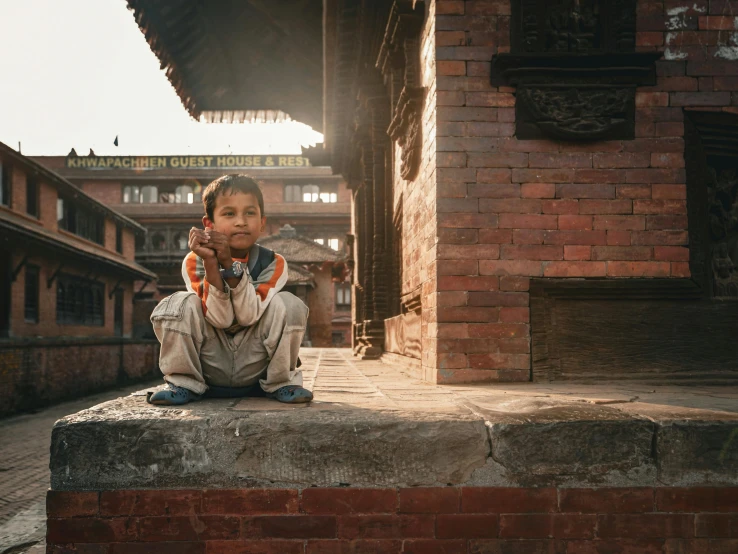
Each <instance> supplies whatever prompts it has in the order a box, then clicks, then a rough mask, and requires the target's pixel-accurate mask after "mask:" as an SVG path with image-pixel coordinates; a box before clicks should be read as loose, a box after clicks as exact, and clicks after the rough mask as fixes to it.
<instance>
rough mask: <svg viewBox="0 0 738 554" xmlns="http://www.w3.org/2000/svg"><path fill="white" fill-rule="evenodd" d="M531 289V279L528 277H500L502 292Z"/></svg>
mask: <svg viewBox="0 0 738 554" xmlns="http://www.w3.org/2000/svg"><path fill="white" fill-rule="evenodd" d="M529 288H530V279H529V278H527V277H515V276H504V277H500V290H506V291H520V292H523V291H527V290H528V289H529Z"/></svg>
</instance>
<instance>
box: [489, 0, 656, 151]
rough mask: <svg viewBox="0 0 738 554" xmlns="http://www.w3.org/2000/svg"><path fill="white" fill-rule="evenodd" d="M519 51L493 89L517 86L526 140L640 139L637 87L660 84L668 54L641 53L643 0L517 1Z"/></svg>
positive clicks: (501, 60)
mask: <svg viewBox="0 0 738 554" xmlns="http://www.w3.org/2000/svg"><path fill="white" fill-rule="evenodd" d="M511 5H512V13H513V17H512V53H510V54H498V55H497V56H495V57H494V59H493V61H492V76H491V82H492V84H493V85H496V86H501V85H507V86H515V87H517V89H518V90H517V98H518V101H517V102H516V125H517V132H516V135H517V137H518V138H520V139H538V138H545V137H549V138H555V139H560V140H620V139H632V138H634V136H635V89H636V87H637V86H642V85H653V84H655V80H656V73H655V68H654V65H653V63H654V62H655V61H656V59H658V58H659V57H660V56H661V54H658V53H636V52H635V29H636V26H635V23H636V0H609V1H608V0H521V1H519V2H512V3H511Z"/></svg>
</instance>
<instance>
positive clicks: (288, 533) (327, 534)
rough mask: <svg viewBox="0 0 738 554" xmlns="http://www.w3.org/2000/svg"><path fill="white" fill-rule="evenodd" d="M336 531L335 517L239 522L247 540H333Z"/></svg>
mask: <svg viewBox="0 0 738 554" xmlns="http://www.w3.org/2000/svg"><path fill="white" fill-rule="evenodd" d="M206 492H208V491H206ZM345 517H351V516H345ZM359 517H361V516H359ZM367 517H371V516H367ZM377 517H383V516H377ZM336 529H337V523H336V516H332V515H330V516H323V515H320V516H316V515H309V516H306V515H288V516H250V517H244V518H242V520H241V536H243V537H249V538H276V539H324V538H335V537H336V534H337V531H336Z"/></svg>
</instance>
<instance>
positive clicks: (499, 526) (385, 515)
mask: <svg viewBox="0 0 738 554" xmlns="http://www.w3.org/2000/svg"><path fill="white" fill-rule="evenodd" d="M47 507H48V513H49V520H48V539H47V540H48V543H49V544H50V545H51V546H50V547H49V552H50V553H52V554H61V553H67V552H72V551H74V552H85V553H87V554H92V553H96V554H97V553H113V554H115V553H123V552H125V553H133V552H153V551H156V552H159V553H169V552H172V553H174V552H176V553H196V552H207V553H212V554H215V553H219V554H220V553H222V554H225V553H257V552H258V553H271V552H273V553H280V554H283V553H316V554H318V553H320V554H324V553H344V552H345V553H349V552H351V553H353V552H367V553H368V552H376V553H392V552H398V553H399V552H404V553H444V554H452V553H462V552H474V553H507V552H521V553H522V552H524V553H561V554H563V553H567V554H569V553H571V554H574V553H576V554H585V553H605V552H608V553H610V552H613V553H614V552H630V553H636V552H637V553H643V554H651V553H654V554H655V553H674V554H677V553H680V554H681V553H688V552H694V553H697V552H700V553H702V552H704V553H710V554H718V553H725V554H727V553H734V552H737V551H738V489H737V488H700V487H694V488H657V489H653V488H650V487H647V488H605V489H555V488H493V487H482V488H478V487H432V488H409V489H408V488H381V489H353V488H308V489H303V490H299V489H240V490H178V491H136V490H123V491H121V490H118V491H102V492H57V491H51V492H50V493H49V496H48V498H47ZM69 543H72V544H74V546H73V547H72V546H69V547H67V546H65V545H67V544H69Z"/></svg>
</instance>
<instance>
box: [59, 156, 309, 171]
mask: <svg viewBox="0 0 738 554" xmlns="http://www.w3.org/2000/svg"><path fill="white" fill-rule="evenodd" d="M66 165H67V167H68V168H73V169H137V170H145V169H243V168H270V167H309V166H310V162H309V161H308V159H307V158H304V157H302V156H294V155H293V156H281V155H279V156H271V155H270V156H230V155H228V156H68V157H67V163H66Z"/></svg>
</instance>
